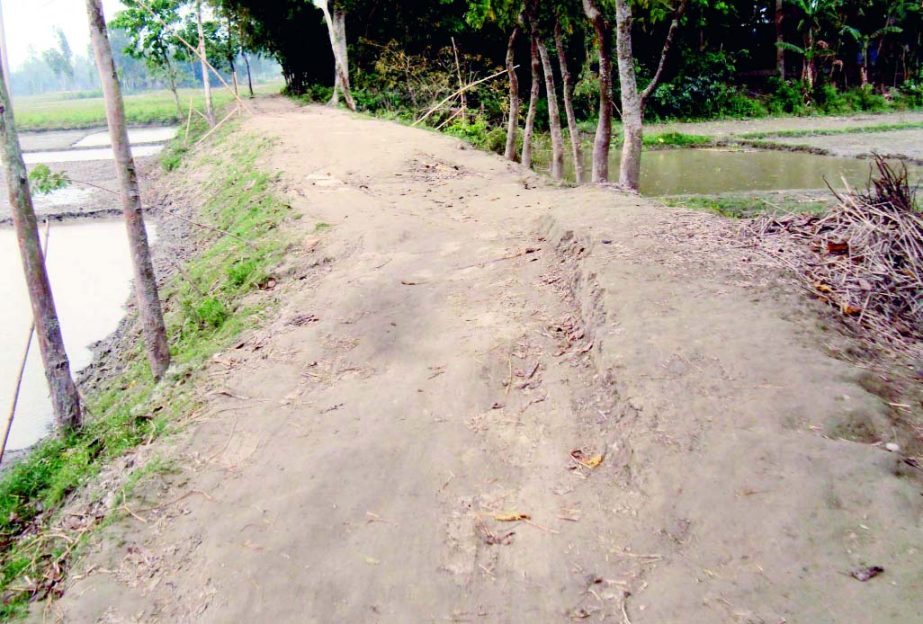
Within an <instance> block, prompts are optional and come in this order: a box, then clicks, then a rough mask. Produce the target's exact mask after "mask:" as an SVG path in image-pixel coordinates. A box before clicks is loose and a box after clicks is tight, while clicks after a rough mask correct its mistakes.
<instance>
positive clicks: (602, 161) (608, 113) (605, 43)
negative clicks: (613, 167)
mask: <svg viewBox="0 0 923 624" xmlns="http://www.w3.org/2000/svg"><path fill="white" fill-rule="evenodd" d="M583 12H584V13H585V14H586V16H587V19H589V20H590V23H591V24H592V25H593V33H594V36H595V40H596V50H597V53H598V54H599V119H598V120H597V123H596V136H595V138H594V139H593V182H594V183H596V184H599V183H602V182H608V181H609V145H610V143H612V55H611V52H610V49H611V46H612V27H611V26H610V24H609V20H607V19H606V17H605V15H604V14H603V12H602V11H601V10H600V8H599V5H598V4H597V1H596V0H583Z"/></svg>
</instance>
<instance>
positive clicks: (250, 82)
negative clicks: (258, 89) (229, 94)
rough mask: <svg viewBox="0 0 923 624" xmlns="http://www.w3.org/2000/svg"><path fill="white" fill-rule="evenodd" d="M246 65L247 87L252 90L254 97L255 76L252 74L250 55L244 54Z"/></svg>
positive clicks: (252, 96) (251, 94)
mask: <svg viewBox="0 0 923 624" xmlns="http://www.w3.org/2000/svg"><path fill="white" fill-rule="evenodd" d="M244 65H246V66H247V88H248V89H249V90H250V99H253V98H254V97H255V96H254V94H253V76H251V75H250V57H249V56H248V55H246V54H244Z"/></svg>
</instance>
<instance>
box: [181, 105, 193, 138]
mask: <svg viewBox="0 0 923 624" xmlns="http://www.w3.org/2000/svg"><path fill="white" fill-rule="evenodd" d="M192 107H193V101H192V98H189V115H188V116H187V117H186V134H185V136H183V145H189V128H190V127H191V126H192Z"/></svg>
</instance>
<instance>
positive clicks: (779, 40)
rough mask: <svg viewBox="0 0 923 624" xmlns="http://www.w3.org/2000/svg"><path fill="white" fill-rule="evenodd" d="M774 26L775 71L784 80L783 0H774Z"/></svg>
mask: <svg viewBox="0 0 923 624" xmlns="http://www.w3.org/2000/svg"><path fill="white" fill-rule="evenodd" d="M773 21H774V23H775V26H776V71H777V72H779V79H780V80H785V48H783V47H782V46H783V44H784V43H785V32H784V30H783V29H782V24H783V22H784V21H785V0H776V10H775V19H774V20H773Z"/></svg>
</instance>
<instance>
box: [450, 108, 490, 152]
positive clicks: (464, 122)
mask: <svg viewBox="0 0 923 624" xmlns="http://www.w3.org/2000/svg"><path fill="white" fill-rule="evenodd" d="M443 132H445V133H446V134H449V135H451V136H454V137H458V138H459V139H462V140H464V141H467V142H469V143H471V144H472V145H474V146H475V147H477V148H479V149H483V150H488V151H491V152H496V153H498V154H502V153H503V150H504V148H505V147H506V131H505V130H504V129H503V128H500V127H497V126H494V127H491V126H490V125H489V124H488V123H487V120H486V119H484V118H483V117H480V116H478V117H475V118H474V119H473V120H468V119H459V120H458V121H455V122H452V123H451V124H449V125H447V126H446V127H445V128H443Z"/></svg>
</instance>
